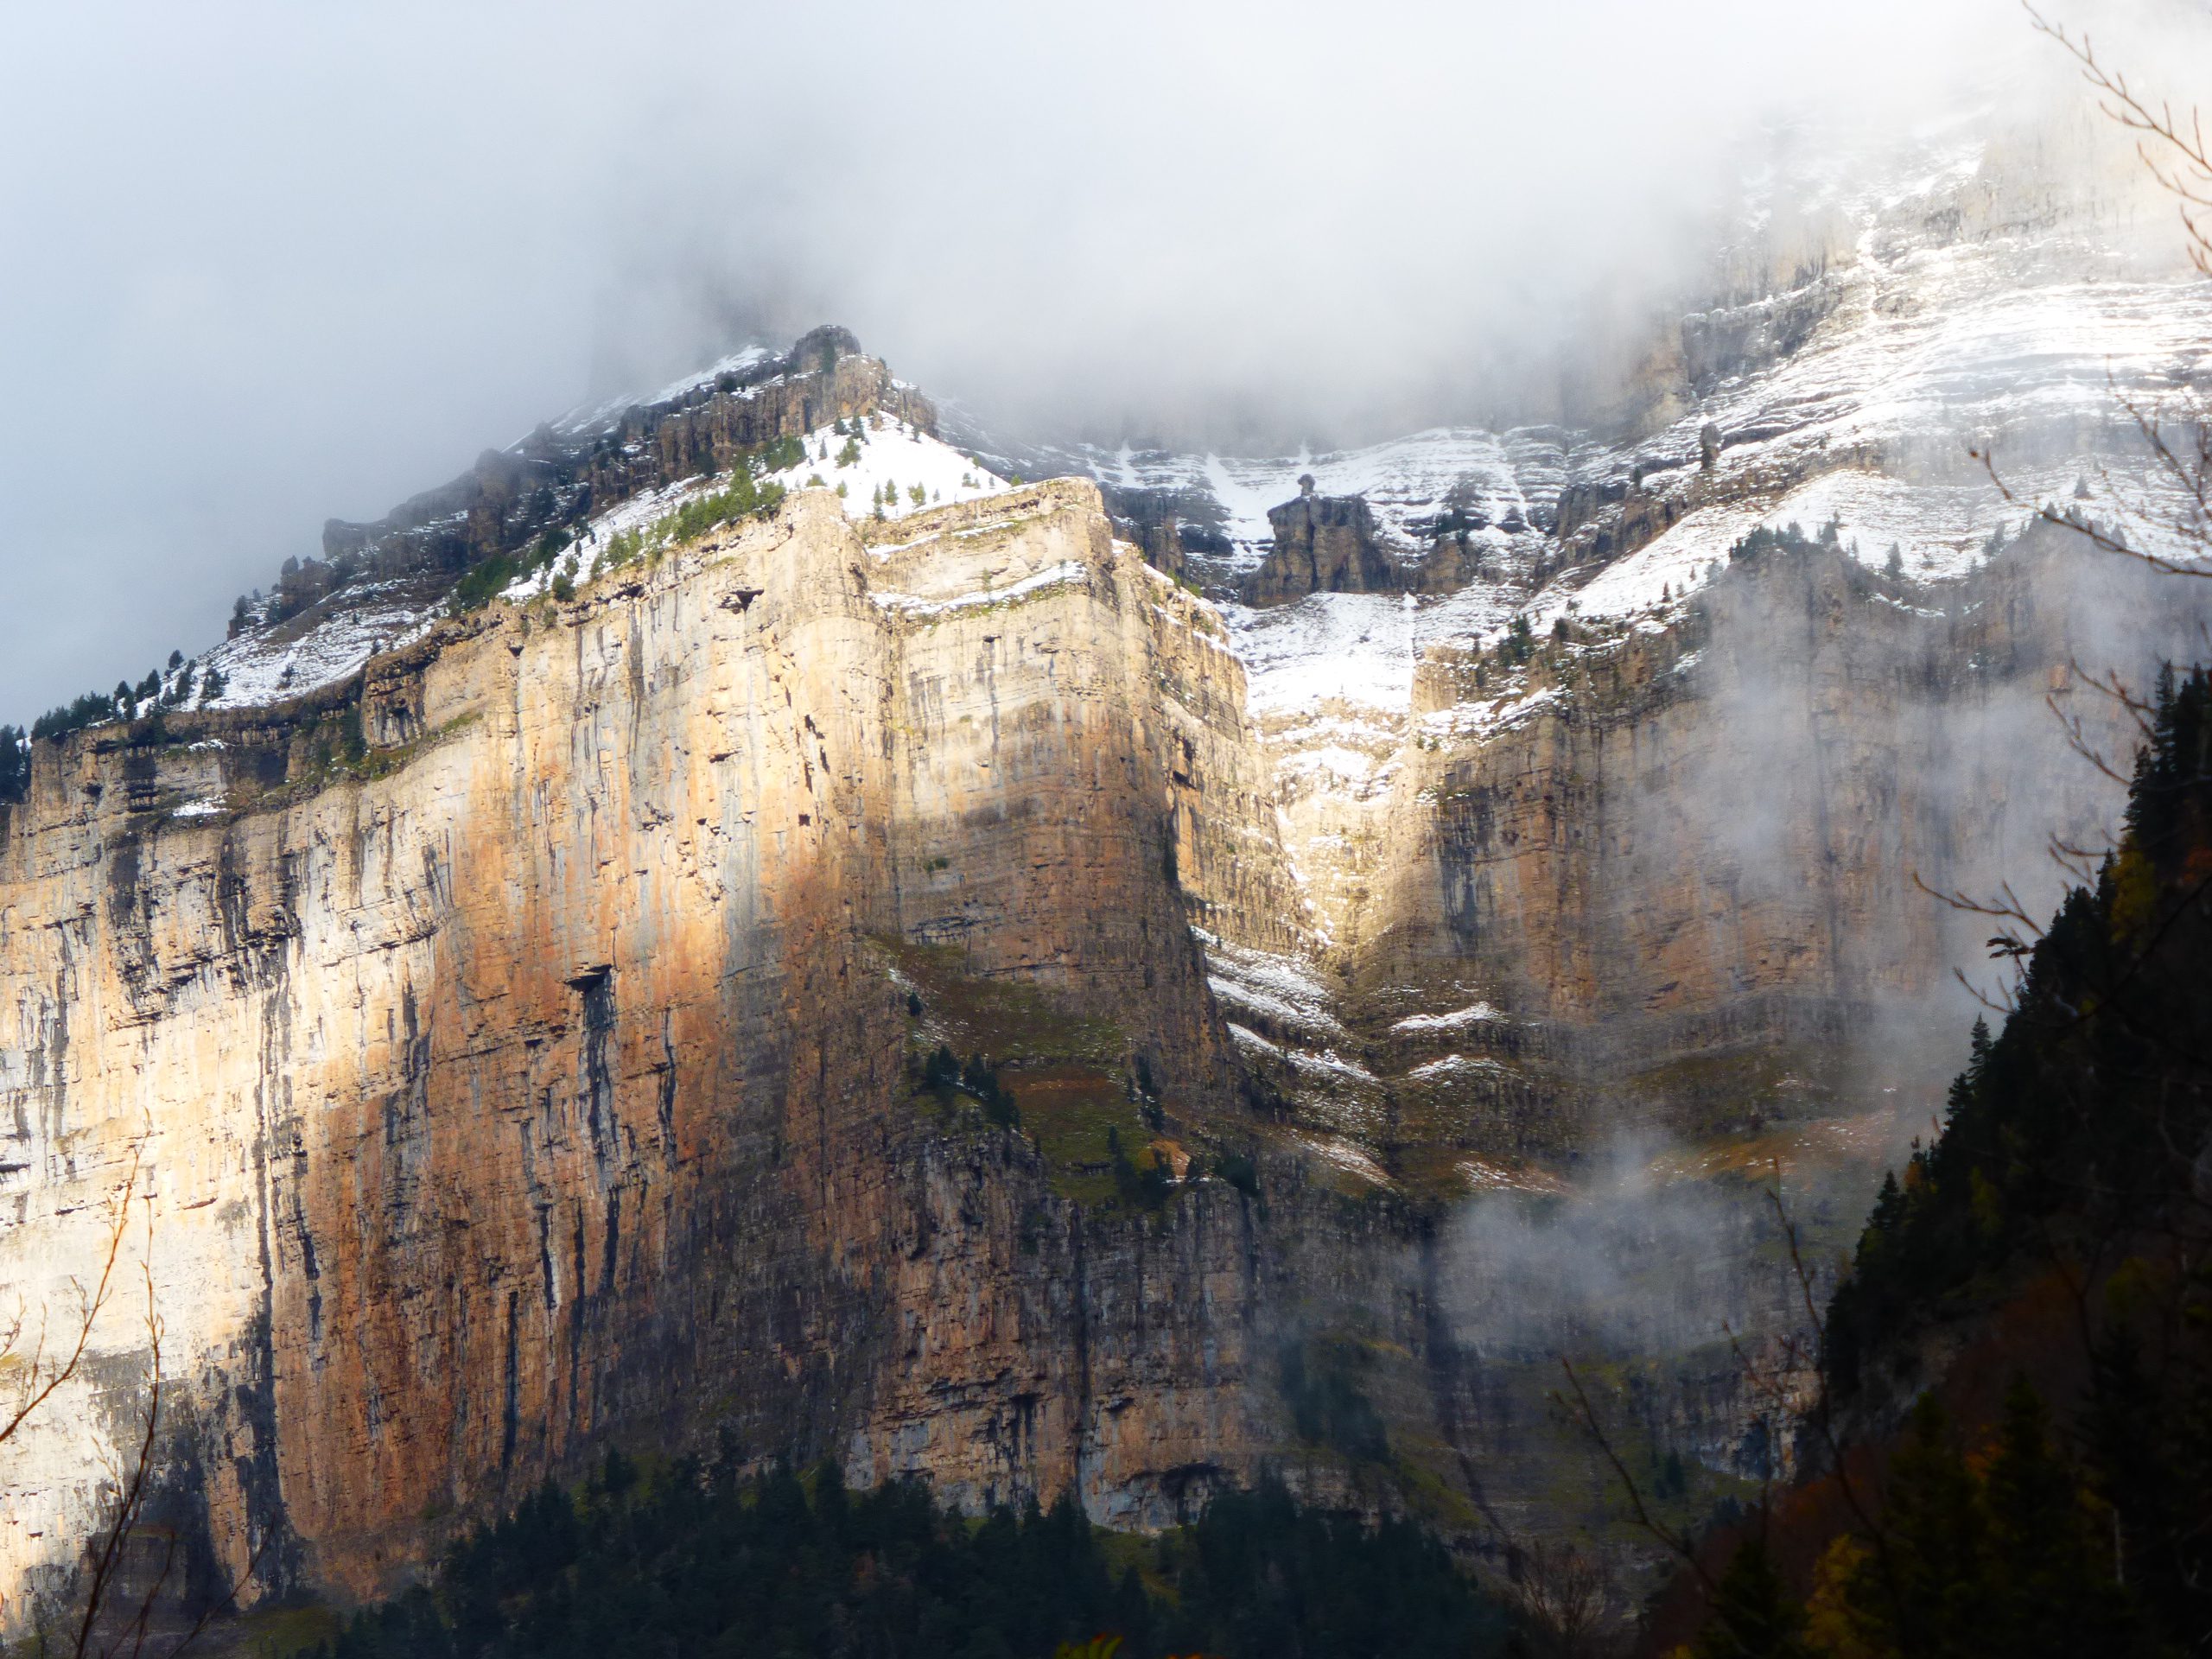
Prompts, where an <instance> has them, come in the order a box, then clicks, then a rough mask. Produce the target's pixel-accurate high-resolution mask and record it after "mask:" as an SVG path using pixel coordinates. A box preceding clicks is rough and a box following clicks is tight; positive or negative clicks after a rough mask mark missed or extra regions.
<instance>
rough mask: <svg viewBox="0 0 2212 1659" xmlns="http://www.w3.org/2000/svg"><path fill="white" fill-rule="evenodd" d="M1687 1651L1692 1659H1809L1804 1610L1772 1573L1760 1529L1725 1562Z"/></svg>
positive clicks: (1772, 1568)
mask: <svg viewBox="0 0 2212 1659" xmlns="http://www.w3.org/2000/svg"><path fill="white" fill-rule="evenodd" d="M1689 1651H1690V1654H1691V1656H1692V1659H1813V1649H1811V1648H1810V1647H1809V1646H1808V1645H1807V1643H1806V1641H1805V1610H1804V1608H1803V1607H1802V1606H1800V1605H1798V1603H1797V1601H1796V1598H1794V1597H1792V1596H1791V1595H1790V1594H1789V1589H1788V1587H1787V1586H1784V1585H1783V1582H1782V1576H1781V1574H1779V1573H1777V1572H1776V1571H1775V1570H1774V1559H1773V1557H1772V1556H1771V1555H1770V1554H1768V1552H1767V1547H1766V1536H1765V1529H1764V1526H1762V1528H1761V1529H1760V1530H1759V1531H1758V1533H1756V1534H1754V1535H1752V1536H1751V1537H1750V1538H1748V1539H1746V1540H1745V1541H1744V1542H1743V1543H1742V1544H1741V1545H1740V1546H1739V1547H1738V1548H1737V1551H1736V1554H1734V1556H1733V1557H1732V1558H1731V1559H1730V1560H1729V1562H1728V1570H1727V1571H1726V1573H1722V1574H1721V1575H1720V1582H1719V1586H1716V1587H1715V1589H1714V1591H1713V1605H1712V1606H1711V1607H1710V1608H1709V1609H1707V1613H1706V1619H1705V1624H1704V1627H1703V1628H1702V1629H1700V1630H1699V1631H1698V1633H1697V1639H1696V1640H1695V1641H1694V1642H1693V1643H1690V1648H1689Z"/></svg>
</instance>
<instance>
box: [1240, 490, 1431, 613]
mask: <svg viewBox="0 0 2212 1659" xmlns="http://www.w3.org/2000/svg"><path fill="white" fill-rule="evenodd" d="M1307 483H1308V486H1309V488H1308V490H1307V491H1306V493H1303V494H1301V495H1300V496H1299V498H1298V499H1296V500H1294V501H1286V502H1284V503H1283V505H1281V506H1279V507H1270V508H1268V524H1269V525H1270V526H1272V527H1273V529H1274V550H1273V551H1272V552H1271V553H1269V554H1268V557H1267V560H1266V562H1265V563H1262V565H1261V566H1260V568H1259V569H1257V570H1255V571H1254V572H1253V573H1252V574H1251V575H1249V577H1247V578H1246V579H1245V582H1244V585H1243V600H1244V602H1245V603H1246V604H1248V605H1280V604H1282V603H1283V602H1285V601H1287V600H1293V599H1300V598H1303V597H1304V596H1305V595H1306V594H1382V593H1389V592H1391V591H1393V590H1394V589H1395V588H1398V587H1399V586H1400V585H1401V581H1400V575H1399V570H1398V565H1397V562H1396V561H1395V559H1393V558H1392V557H1391V556H1389V553H1388V552H1387V551H1386V550H1384V549H1383V546H1382V544H1381V543H1380V542H1379V541H1378V539H1377V537H1376V528H1375V515H1374V513H1373V512H1371V511H1370V510H1369V507H1368V505H1367V499H1366V498H1365V497H1364V496H1357V495H1344V496H1330V495H1315V494H1313V493H1312V491H1311V488H1310V485H1311V483H1312V480H1307Z"/></svg>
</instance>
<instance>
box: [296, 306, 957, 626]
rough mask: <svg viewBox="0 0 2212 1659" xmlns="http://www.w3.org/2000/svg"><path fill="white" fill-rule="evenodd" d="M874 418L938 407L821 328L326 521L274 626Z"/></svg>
mask: <svg viewBox="0 0 2212 1659" xmlns="http://www.w3.org/2000/svg"><path fill="white" fill-rule="evenodd" d="M879 411H880V412H881V413H884V414H888V415H892V416H896V417H898V418H899V420H902V421H904V422H906V423H908V424H910V425H912V426H914V427H916V428H918V429H920V430H922V431H925V432H934V431H935V430H936V429H937V411H936V410H935V409H934V408H933V407H932V406H931V404H930V402H929V400H928V399H927V398H926V397H923V396H922V395H921V394H920V393H919V392H918V391H915V390H914V389H913V388H912V387H911V386H907V385H904V384H902V383H901V382H899V381H898V380H897V379H895V378H893V376H892V373H891V371H890V370H889V369H888V368H887V367H886V366H885V365H884V364H883V363H882V362H881V361H880V359H876V358H872V357H868V356H866V355H864V354H863V353H861V347H860V342H859V341H858V340H855V338H854V337H853V335H852V334H851V333H850V332H849V331H848V330H846V329H843V328H837V327H823V328H817V329H815V330H814V331H813V332H812V333H810V334H805V335H803V336H802V337H801V338H800V339H799V340H798V342H797V343H795V344H794V345H793V346H791V349H790V351H788V352H786V353H783V354H782V355H780V356H760V357H759V358H758V359H756V360H753V361H752V362H749V363H747V365H745V366H743V367H740V368H731V369H728V370H725V371H723V372H721V373H720V374H719V375H714V376H707V377H702V378H699V379H698V380H697V381H696V383H694V384H689V385H684V386H683V387H682V388H681V389H679V390H677V391H675V392H673V393H672V394H671V395H669V396H667V397H664V398H663V399H661V400H658V401H655V402H649V403H634V404H632V403H626V404H616V405H614V406H613V407H612V408H610V409H607V410H603V411H599V412H596V413H594V414H591V415H587V416H582V417H581V418H574V419H571V420H569V421H566V422H563V423H562V424H561V425H560V426H559V427H557V428H556V427H554V426H551V425H545V426H541V427H539V428H538V429H537V431H536V432H534V433H532V434H531V435H530V436H529V437H528V438H526V439H524V441H523V442H521V443H518V444H517V445H515V446H514V447H513V448H508V449H487V450H486V451H485V452H484V454H482V455H480V456H479V457H478V458H477V461H476V464H475V466H474V467H471V468H470V469H469V470H468V471H467V472H466V473H464V474H461V476H460V477H459V478H457V479H455V480H453V481H452V482H451V483H449V484H446V485H443V486H440V487H439V488H437V489H435V490H427V491H425V492H423V493H422V494H420V495H417V496H415V497H413V498H411V499H409V500H408V501H406V502H404V503H403V504H402V505H399V506H397V507H396V508H394V509H393V510H392V511H391V512H390V513H388V514H386V515H385V517H384V518H380V519H378V520H377V521H376V522H374V523H372V524H349V523H346V522H345V521H343V520H340V519H336V518H334V519H331V520H330V521H329V522H328V523H327V524H325V525H324V526H323V531H322V550H323V556H322V557H321V559H319V560H318V559H310V560H308V561H306V562H305V563H297V562H288V563H287V565H286V568H285V570H284V572H283V577H282V579H281V580H280V581H279V582H278V584H277V593H276V596H275V598H276V605H275V608H274V611H273V612H272V613H271V614H270V619H269V620H276V619H277V618H279V617H282V616H288V615H294V614H296V613H299V612H301V611H303V610H305V609H306V608H307V607H309V606H311V605H313V604H315V602H316V601H319V600H321V599H322V598H323V597H324V596H325V595H327V594H334V593H336V592H338V591H339V590H340V589H342V588H346V586H348V585H349V584H353V583H356V582H363V581H383V582H391V581H394V580H405V579H408V578H428V579H430V580H431V581H432V582H435V581H436V580H438V579H445V580H450V579H451V578H452V577H453V576H455V575H459V574H460V573H461V572H462V571H464V570H466V569H468V568H469V567H470V566H472V565H474V564H477V563H481V562H482V561H483V560H485V559H487V558H490V557H492V556H493V555H495V554H499V553H504V552H509V551H512V550H515V549H518V548H521V547H524V546H527V545H528V544H529V543H531V542H532V541H534V540H536V539H537V537H539V536H541V535H543V533H545V532H546V531H549V530H558V529H561V528H563V527H565V526H570V525H574V524H580V523H582V521H583V520H585V519H586V518H589V517H590V516H591V515H592V514H594V513H595V512H604V511H605V510H606V509H607V508H608V507H611V506H613V505H616V504H617V503H619V502H621V501H625V500H627V499H629V498H630V497H632V496H633V495H636V494H639V493H641V492H643V491H646V490H652V489H658V488H660V487H662V486H665V485H668V484H671V483H674V482H677V481H678V480H683V479H687V478H692V477H696V476H698V475H700V474H707V473H713V472H727V471H728V469H729V467H730V465H731V463H732V461H733V459H734V456H735V455H736V454H738V453H739V452H740V451H741V450H745V449H749V448H756V447H757V446H759V445H761V444H765V443H767V442H772V441H773V440H775V439H777V438H785V437H796V436H798V435H801V434H803V433H806V432H810V431H814V430H817V429H820V428H822V427H823V426H826V425H829V423H831V422H833V421H840V420H847V419H850V418H852V417H854V416H861V415H869V414H874V413H877V412H879Z"/></svg>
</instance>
